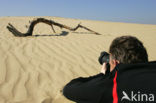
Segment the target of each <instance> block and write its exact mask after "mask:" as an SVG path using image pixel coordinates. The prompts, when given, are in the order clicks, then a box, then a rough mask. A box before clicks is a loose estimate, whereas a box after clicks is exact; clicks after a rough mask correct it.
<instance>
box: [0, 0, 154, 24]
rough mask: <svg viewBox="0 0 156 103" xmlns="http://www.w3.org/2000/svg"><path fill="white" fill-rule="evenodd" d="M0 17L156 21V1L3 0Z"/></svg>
mask: <svg viewBox="0 0 156 103" xmlns="http://www.w3.org/2000/svg"><path fill="white" fill-rule="evenodd" d="M0 16H1V17H2V16H58V17H66V18H78V19H89V20H102V21H113V22H128V23H140V24H156V0H0Z"/></svg>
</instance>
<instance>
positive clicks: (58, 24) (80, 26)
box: [7, 18, 101, 37]
mask: <svg viewBox="0 0 156 103" xmlns="http://www.w3.org/2000/svg"><path fill="white" fill-rule="evenodd" d="M41 22H42V23H45V24H48V25H50V26H51V27H52V30H53V32H54V33H55V30H54V27H53V25H55V26H58V27H60V28H65V29H68V30H70V31H76V30H77V29H78V28H83V29H86V30H88V31H90V32H92V33H94V34H96V35H101V34H99V33H97V32H95V31H93V30H91V29H89V28H87V27H85V26H82V25H80V24H78V25H77V26H76V27H75V28H71V27H69V26H66V25H63V24H60V23H57V22H55V21H53V20H47V19H45V18H37V19H36V20H33V21H32V22H30V26H29V28H28V31H27V32H26V33H21V32H20V31H18V30H17V29H16V28H15V27H14V26H13V25H12V24H10V23H9V24H8V26H7V29H8V30H9V31H10V32H11V33H12V34H13V35H14V36H18V37H26V36H32V33H33V30H34V26H35V25H36V24H38V23H41Z"/></svg>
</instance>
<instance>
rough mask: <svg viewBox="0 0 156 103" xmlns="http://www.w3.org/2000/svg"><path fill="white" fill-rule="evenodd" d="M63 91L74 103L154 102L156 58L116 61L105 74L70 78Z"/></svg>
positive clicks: (155, 94)
mask: <svg viewBox="0 0 156 103" xmlns="http://www.w3.org/2000/svg"><path fill="white" fill-rule="evenodd" d="M63 95H64V96H65V97H66V98H68V99H70V100H72V101H75V102H77V103H129V102H130V103H134V102H136V103H148V102H149V103H154V102H156V101H155V98H156V97H154V96H156V62H149V63H137V64H119V65H117V66H116V68H115V69H114V70H113V71H112V72H111V73H109V74H107V75H104V74H102V73H99V74H97V75H95V76H91V77H87V78H84V77H79V78H76V79H73V80H72V81H70V82H69V83H68V84H67V85H66V86H65V87H64V89H63Z"/></svg>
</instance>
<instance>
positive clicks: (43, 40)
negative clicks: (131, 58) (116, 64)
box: [0, 17, 156, 103]
mask: <svg viewBox="0 0 156 103" xmlns="http://www.w3.org/2000/svg"><path fill="white" fill-rule="evenodd" d="M34 18H36V17H1V18H0V103H74V102H72V101H69V100H67V99H66V98H64V96H63V95H62V93H61V90H62V88H63V86H64V85H65V84H66V83H68V82H69V81H70V80H71V79H73V78H76V77H80V76H82V77H87V76H91V75H95V74H97V73H99V72H100V69H101V65H100V64H99V63H98V57H99V55H100V52H101V51H108V48H109V45H110V43H111V41H112V40H113V39H114V38H115V37H117V36H121V35H133V36H136V37H138V38H139V39H140V40H142V41H143V43H144V45H145V47H146V48H147V51H148V54H149V60H150V61H153V60H156V49H155V46H156V25H147V24H146V25H145V24H131V23H119V22H104V21H91V20H79V19H67V18H59V17H45V18H47V19H52V20H54V21H57V22H59V23H62V24H65V25H68V26H70V27H75V26H76V25H77V24H78V23H80V22H81V24H82V25H84V26H86V27H88V28H90V29H92V30H94V31H96V32H99V33H101V34H102V35H95V34H92V33H90V32H88V31H86V30H83V29H78V30H77V31H76V32H71V31H68V30H66V29H62V30H61V29H60V28H58V27H54V28H55V30H56V31H57V33H55V34H54V33H53V31H52V29H51V27H50V26H48V25H46V24H43V23H40V24H38V25H36V27H35V30H34V32H33V35H40V36H37V37H35V36H32V37H14V36H13V35H12V33H10V32H9V31H8V30H7V29H6V26H7V25H8V23H11V24H13V25H14V26H15V27H16V28H17V29H18V30H20V31H21V32H26V31H27V28H26V25H29V20H33V19H34ZM62 31H63V32H66V33H67V35H66V36H57V35H59V34H61V33H62ZM49 35H52V36H49Z"/></svg>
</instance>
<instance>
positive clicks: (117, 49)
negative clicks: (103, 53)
mask: <svg viewBox="0 0 156 103" xmlns="http://www.w3.org/2000/svg"><path fill="white" fill-rule="evenodd" d="M109 52H110V53H111V55H112V57H113V58H114V59H116V60H119V61H120V63H126V64H127V63H142V62H148V54H147V51H146V49H145V47H144V46H143V43H142V42H141V41H140V40H138V39H137V38H136V37H133V36H121V37H117V38H115V39H114V40H113V42H112V44H111V46H110V49H109Z"/></svg>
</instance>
